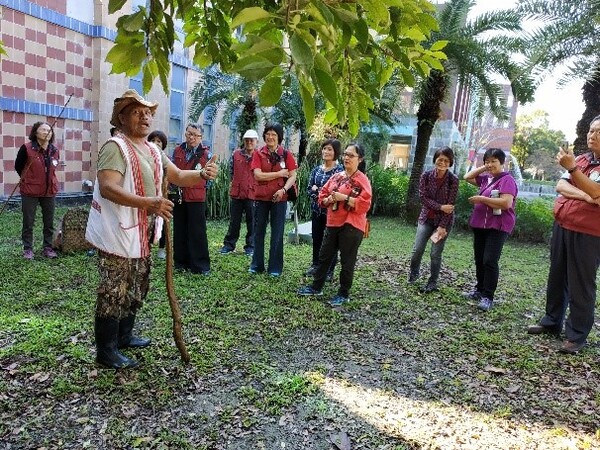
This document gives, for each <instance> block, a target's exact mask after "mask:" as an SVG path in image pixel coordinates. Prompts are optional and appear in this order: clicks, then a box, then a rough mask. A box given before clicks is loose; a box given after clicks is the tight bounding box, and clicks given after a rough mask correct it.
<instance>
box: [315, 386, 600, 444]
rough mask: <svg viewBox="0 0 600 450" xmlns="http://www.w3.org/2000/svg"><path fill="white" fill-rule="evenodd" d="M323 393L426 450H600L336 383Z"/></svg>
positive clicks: (535, 428) (558, 431) (574, 437)
mask: <svg viewBox="0 0 600 450" xmlns="http://www.w3.org/2000/svg"><path fill="white" fill-rule="evenodd" d="M320 389H321V391H322V392H323V393H324V394H325V395H326V396H327V397H328V398H329V399H331V400H333V401H335V402H337V403H339V404H341V405H343V406H344V407H345V408H346V409H347V410H348V411H349V412H350V413H351V414H353V415H355V416H358V417H360V418H362V419H363V420H364V421H365V422H367V423H369V424H370V425H371V426H373V427H375V428H377V429H378V430H380V431H381V432H383V433H386V434H387V435H389V436H394V437H397V438H399V439H402V440H405V441H410V442H412V443H415V444H417V445H418V446H419V447H421V448H423V449H444V450H450V449H461V450H481V449H486V450H491V449H498V450H504V449H506V450H509V449H510V450H516V449H519V450H521V449H523V450H525V449H527V450H534V449H539V450H542V449H543V450H554V449H556V450H558V449H560V450H563V449H564V450H571V449H600V440H599V439H596V438H594V436H591V435H586V434H584V433H579V432H576V431H573V430H570V429H567V428H566V427H560V428H553V429H550V428H548V427H547V426H545V425H542V424H540V423H537V422H521V421H516V420H511V419H510V418H507V419H501V418H496V417H492V416H490V415H488V414H483V413H479V412H474V411H470V410H468V409H466V408H461V407H457V406H451V405H445V404H442V403H441V402H440V403H437V404H435V403H433V402H425V401H421V400H413V399H410V398H406V397H398V396H396V395H394V394H393V393H389V392H384V391H381V390H378V389H371V388H367V387H364V386H361V385H353V384H351V383H349V382H347V381H346V380H340V379H335V378H324V379H322V384H320ZM574 420H576V418H574Z"/></svg>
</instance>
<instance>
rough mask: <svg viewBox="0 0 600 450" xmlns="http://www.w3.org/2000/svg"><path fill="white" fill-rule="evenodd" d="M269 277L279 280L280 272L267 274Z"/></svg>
mask: <svg viewBox="0 0 600 450" xmlns="http://www.w3.org/2000/svg"><path fill="white" fill-rule="evenodd" d="M269 276H270V277H271V278H279V277H280V276H281V272H269Z"/></svg>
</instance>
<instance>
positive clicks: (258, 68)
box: [232, 57, 277, 81]
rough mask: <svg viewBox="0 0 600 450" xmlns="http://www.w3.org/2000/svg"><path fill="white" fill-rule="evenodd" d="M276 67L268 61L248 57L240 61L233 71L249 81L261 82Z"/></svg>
mask: <svg viewBox="0 0 600 450" xmlns="http://www.w3.org/2000/svg"><path fill="white" fill-rule="evenodd" d="M275 67H277V66H276V65H275V64H273V63H272V62H271V61H269V60H267V59H264V58H256V57H247V58H241V59H238V61H237V62H236V63H235V64H234V65H233V67H232V71H233V72H236V73H239V74H240V75H241V76H243V77H244V78H247V79H248V80H252V81H259V80H262V79H263V78H265V77H266V76H267V75H269V74H270V73H271V71H272V70H273V69H274V68H275Z"/></svg>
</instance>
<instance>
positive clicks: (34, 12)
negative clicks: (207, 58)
mask: <svg viewBox="0 0 600 450" xmlns="http://www.w3.org/2000/svg"><path fill="white" fill-rule="evenodd" d="M145 3H146V2H145V0H128V1H127V3H126V4H125V6H124V7H123V9H122V11H124V12H129V11H134V10H137V6H138V5H140V4H145ZM117 19H118V15H109V14H108V1H103V0H31V1H26V0H0V40H2V41H3V43H4V47H5V50H6V51H7V53H8V55H7V56H3V57H2V60H1V62H0V67H1V71H0V113H1V114H2V120H1V121H0V136H1V141H0V161H1V164H2V170H1V171H0V198H2V197H4V198H5V197H7V196H8V195H10V193H11V192H12V191H13V190H14V188H15V186H16V185H17V184H18V181H19V178H18V175H17V173H16V172H15V171H14V161H15V157H16V154H17V151H18V149H19V147H20V146H21V145H22V144H24V143H25V142H27V141H28V136H29V132H30V130H31V126H32V125H33V123H35V122H37V121H46V122H48V123H50V124H53V123H54V121H55V120H56V117H57V116H58V115H59V114H60V112H61V110H62V109H63V107H64V111H63V112H62V116H61V118H60V119H58V120H57V121H56V125H55V141H56V142H55V143H56V144H57V146H58V148H59V150H60V155H61V158H60V159H61V161H60V171H59V175H58V178H59V182H60V192H61V193H63V194H65V193H66V194H68V193H78V192H81V191H82V183H83V182H84V181H85V180H92V181H93V180H94V179H95V176H96V174H95V165H96V160H97V155H98V149H99V148H100V146H101V145H102V144H103V143H104V142H105V141H106V140H107V139H108V138H109V137H110V134H109V130H110V127H111V125H110V124H109V120H110V116H111V112H112V105H113V100H114V99H115V98H116V97H118V96H120V95H121V94H122V93H123V92H124V91H125V90H126V89H129V88H135V89H137V90H138V91H141V81H140V80H139V79H136V77H133V78H129V77H126V76H124V75H114V74H113V75H111V74H110V71H111V65H110V64H108V63H107V62H105V58H106V54H107V53H108V51H109V50H110V49H111V48H112V44H113V40H114V38H115V35H116V32H115V30H116V25H115V24H116V21H117ZM187 52H188V51H187V50H184V49H183V48H181V46H180V47H179V48H176V53H175V55H173V57H172V65H171V68H172V71H171V76H170V83H171V91H170V92H169V94H168V95H166V94H165V93H164V92H163V90H162V87H161V86H160V83H159V82H158V80H157V81H156V82H155V84H154V87H153V89H152V90H151V91H150V92H149V93H148V94H147V95H146V98H147V99H149V100H152V101H156V102H158V103H159V105H160V106H159V108H158V110H157V114H156V116H155V120H154V125H155V128H156V129H160V130H163V131H165V133H166V134H167V135H168V136H169V143H170V147H171V148H172V147H173V146H174V145H175V144H176V143H178V142H181V140H182V137H183V132H184V129H185V125H186V123H187V120H188V115H187V111H188V107H189V98H188V95H187V93H188V92H189V90H190V89H191V88H192V87H193V85H194V84H195V83H196V81H197V80H198V78H199V72H198V70H197V68H195V67H194V66H193V64H192V62H191V58H190V57H189V55H188V53H187ZM67 101H68V104H67V105H66V107H65V104H66V103H67ZM210 116H211V117H212V116H214V115H213V114H211V115H210ZM202 122H203V118H201V120H200V123H202ZM214 123H216V124H220V117H219V114H217V115H216V117H215V119H214ZM204 125H205V133H204V140H205V141H207V143H208V144H209V145H210V146H211V148H212V149H213V151H214V152H215V153H216V154H217V155H219V156H220V157H221V158H222V159H226V158H227V157H228V156H229V154H230V152H231V147H232V146H233V145H234V144H233V143H232V142H231V140H232V135H231V133H230V132H229V131H227V130H225V129H224V128H223V127H222V126H220V125H219V126H214V125H213V123H206V124H204ZM16 193H17V194H18V190H17V191H16Z"/></svg>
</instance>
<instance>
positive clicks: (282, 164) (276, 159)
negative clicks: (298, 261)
mask: <svg viewBox="0 0 600 450" xmlns="http://www.w3.org/2000/svg"><path fill="white" fill-rule="evenodd" d="M263 139H264V141H265V146H264V147H262V148H261V149H258V150H255V151H254V153H253V154H252V162H251V163H250V167H251V169H252V171H253V173H254V179H255V181H256V182H255V183H254V184H253V185H252V191H251V193H250V198H251V199H253V200H254V253H253V255H252V263H251V264H250V270H249V272H250V273H261V272H264V271H265V235H266V233H267V224H268V223H270V224H271V245H270V248H269V262H268V266H267V271H268V273H269V275H270V276H272V277H279V276H280V275H281V272H282V271H283V232H284V229H285V213H286V210H287V197H288V196H287V190H288V189H289V188H290V187H292V186H293V185H294V183H295V182H296V169H297V168H298V166H297V165H296V160H295V159H294V157H293V156H292V153H291V152H290V151H288V150H284V149H283V147H282V146H281V143H282V142H283V127H282V126H281V125H280V124H278V123H271V124H267V125H266V126H265V129H264V131H263Z"/></svg>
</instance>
